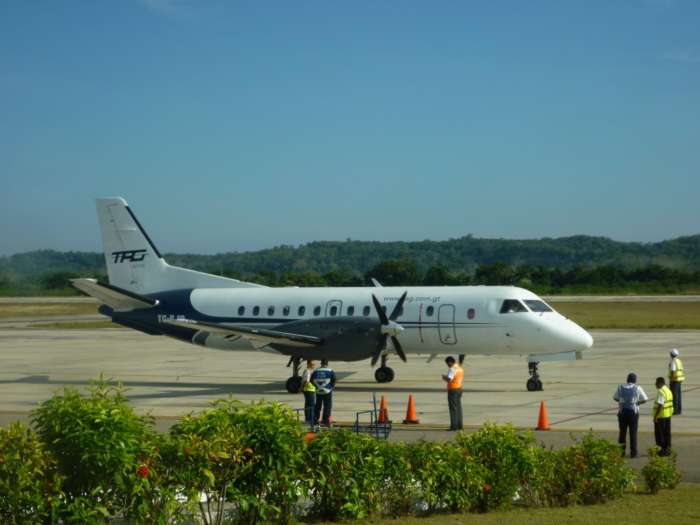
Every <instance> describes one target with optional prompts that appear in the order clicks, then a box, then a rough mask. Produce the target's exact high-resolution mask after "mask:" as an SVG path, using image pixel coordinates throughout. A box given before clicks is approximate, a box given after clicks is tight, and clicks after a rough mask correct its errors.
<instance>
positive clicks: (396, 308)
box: [389, 291, 408, 321]
mask: <svg viewBox="0 0 700 525" xmlns="http://www.w3.org/2000/svg"><path fill="white" fill-rule="evenodd" d="M406 295H408V292H407V291H406V292H404V293H403V295H402V296H401V297H400V298H399V300H398V302H397V303H396V306H394V309H393V310H392V311H391V315H390V316H389V319H390V320H392V321H395V320H396V318H397V317H398V316H399V315H401V310H402V309H403V302H404V301H405V300H406Z"/></svg>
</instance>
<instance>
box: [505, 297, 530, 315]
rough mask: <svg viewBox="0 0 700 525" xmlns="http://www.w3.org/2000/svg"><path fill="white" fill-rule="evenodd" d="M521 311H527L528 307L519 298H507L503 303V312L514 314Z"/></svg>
mask: <svg viewBox="0 0 700 525" xmlns="http://www.w3.org/2000/svg"><path fill="white" fill-rule="evenodd" d="M520 312H527V308H525V305H524V304H523V303H521V302H520V301H518V300H517V299H506V300H505V301H503V304H502V305H501V313H502V314H512V313H520Z"/></svg>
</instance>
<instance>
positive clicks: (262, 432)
mask: <svg viewBox="0 0 700 525" xmlns="http://www.w3.org/2000/svg"><path fill="white" fill-rule="evenodd" d="M215 406H217V407H225V410H226V412H227V413H228V417H229V419H230V421H231V424H232V426H234V427H235V428H236V430H237V432H240V436H241V438H240V439H241V444H242V446H243V447H244V449H250V458H249V459H248V461H250V462H252V463H253V464H254V465H255V468H252V469H249V470H246V471H245V472H244V473H243V474H242V475H241V477H239V478H238V481H237V483H236V487H237V488H236V493H235V496H236V497H239V498H243V497H244V498H245V500H241V502H242V505H241V506H240V508H239V514H238V516H237V517H236V519H237V520H238V521H241V522H244V523H257V522H260V521H270V522H275V523H286V522H287V521H289V520H290V519H291V517H292V514H293V511H294V508H295V505H296V503H297V501H298V500H299V498H300V496H302V495H303V494H304V492H303V487H302V486H301V485H300V478H301V466H302V462H303V460H304V457H303V453H304V439H303V432H302V428H301V425H299V423H298V421H297V418H296V415H295V414H294V412H293V411H292V409H291V408H289V406H287V405H284V404H282V403H269V402H268V403H266V402H263V401H261V402H259V403H253V404H249V405H243V404H240V403H237V402H235V401H231V400H229V401H220V402H219V403H217V404H216V405H215ZM246 505H247V506H246Z"/></svg>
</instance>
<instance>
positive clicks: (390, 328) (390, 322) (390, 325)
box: [372, 292, 408, 366]
mask: <svg viewBox="0 0 700 525" xmlns="http://www.w3.org/2000/svg"><path fill="white" fill-rule="evenodd" d="M407 294H408V292H404V293H403V295H402V296H401V297H400V298H399V300H398V301H397V303H396V305H395V306H394V309H393V310H392V311H391V314H390V315H389V317H387V316H386V312H385V311H384V309H383V308H382V305H381V304H379V300H378V299H377V298H376V297H375V295H374V294H372V303H373V304H374V309H375V310H376V311H377V315H378V316H379V322H380V323H381V328H380V331H381V336H380V337H379V341H378V343H377V349H376V350H375V351H374V354H373V355H372V366H374V365H375V364H377V361H378V360H379V358H380V357H381V355H382V352H383V351H384V350H386V345H387V342H388V341H389V338H390V337H391V342H392V344H393V345H394V350H396V353H397V354H398V356H399V357H400V358H401V360H402V361H403V362H404V363H405V362H406V354H405V353H404V351H403V348H402V347H401V343H399V340H398V338H397V337H396V336H397V335H399V334H400V333H401V332H403V326H401V325H400V324H399V323H397V322H396V318H397V317H398V316H399V315H401V314H402V313H403V303H404V301H405V300H406V295H407Z"/></svg>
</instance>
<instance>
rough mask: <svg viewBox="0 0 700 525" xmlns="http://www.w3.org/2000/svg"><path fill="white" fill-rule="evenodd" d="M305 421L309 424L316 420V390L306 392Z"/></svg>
mask: <svg viewBox="0 0 700 525" xmlns="http://www.w3.org/2000/svg"><path fill="white" fill-rule="evenodd" d="M304 422H305V423H306V424H307V425H314V424H315V422H316V392H304Z"/></svg>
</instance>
